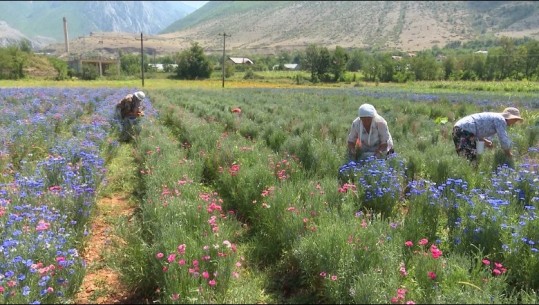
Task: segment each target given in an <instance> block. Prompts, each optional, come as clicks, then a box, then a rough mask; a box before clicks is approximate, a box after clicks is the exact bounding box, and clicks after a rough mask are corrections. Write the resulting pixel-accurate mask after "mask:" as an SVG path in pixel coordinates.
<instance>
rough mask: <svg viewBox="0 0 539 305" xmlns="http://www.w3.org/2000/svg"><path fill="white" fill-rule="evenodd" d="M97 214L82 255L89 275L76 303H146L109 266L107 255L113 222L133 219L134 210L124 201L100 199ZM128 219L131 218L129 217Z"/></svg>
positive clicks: (77, 296)
mask: <svg viewBox="0 0 539 305" xmlns="http://www.w3.org/2000/svg"><path fill="white" fill-rule="evenodd" d="M96 208H97V212H96V215H95V216H94V217H93V219H92V220H91V225H90V226H91V233H90V237H89V241H88V243H87V245H86V249H85V251H84V253H83V254H82V256H83V258H84V259H85V261H86V263H87V267H86V268H87V269H86V276H85V278H84V280H83V282H82V285H81V287H80V290H79V292H78V293H77V295H76V297H75V304H147V302H145V301H143V300H136V299H134V298H133V297H132V295H131V294H130V292H129V291H127V289H126V287H125V286H124V285H122V283H121V282H120V280H119V275H118V274H117V272H115V271H114V270H112V269H110V268H109V267H107V264H106V255H107V254H108V253H110V251H111V248H112V243H111V241H112V239H114V238H117V237H116V236H114V235H113V233H114V222H115V221H117V220H118V218H119V217H121V216H127V217H130V216H131V215H132V213H133V211H134V208H133V207H130V206H129V204H128V202H127V200H125V198H122V197H119V196H114V197H112V198H101V199H100V200H99V201H98V203H97V207H96ZM127 219H129V218H127Z"/></svg>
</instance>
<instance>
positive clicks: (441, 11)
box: [47, 1, 539, 56]
mask: <svg viewBox="0 0 539 305" xmlns="http://www.w3.org/2000/svg"><path fill="white" fill-rule="evenodd" d="M120 2H121V1H120ZM144 18H145V19H147V20H156V18H154V17H151V18H150V17H149V16H144ZM68 22H70V21H69V20H68ZM163 29H164V30H163V31H162V32H160V34H158V35H151V34H150V35H148V33H149V32H148V33H147V32H144V37H145V38H147V40H146V39H145V40H146V41H145V42H144V48H145V50H146V52H147V53H148V54H152V55H154V56H155V55H156V54H157V55H163V54H172V53H176V52H180V51H182V50H185V49H187V48H189V47H190V45H191V43H193V42H198V43H199V44H200V45H201V46H202V47H203V48H204V49H205V51H206V52H208V53H218V52H219V53H220V52H222V50H223V36H222V33H226V34H227V35H230V36H228V37H227V38H226V50H227V53H228V54H229V55H231V56H244V55H247V54H252V53H261V54H262V53H264V54H276V53H278V52H279V51H281V50H298V49H304V48H305V47H306V46H308V45H309V44H316V45H319V46H324V47H327V48H329V49H334V47H335V46H337V45H338V46H341V47H344V48H370V49H375V50H400V51H405V52H414V51H419V50H424V49H429V48H431V47H433V46H439V47H443V46H445V45H446V44H447V43H454V42H466V41H470V40H475V39H480V38H494V37H496V36H498V37H499V36H502V35H503V36H508V37H524V36H527V37H530V38H534V39H539V2H533V1H210V2H208V3H207V4H205V5H204V6H202V7H201V8H199V9H198V10H196V11H194V12H193V13H191V14H189V15H187V16H185V17H184V18H180V19H177V20H176V21H175V22H171V23H170V25H169V26H167V27H163ZM70 33H71V32H70ZM94 34H95V33H94ZM70 35H71V34H70ZM70 37H73V35H71V36H70ZM138 37H140V36H138ZM70 45H71V50H70V52H71V53H76V54H81V53H88V52H93V51H95V50H101V51H103V52H109V53H110V52H112V53H114V52H116V51H114V50H118V49H122V50H125V51H128V52H137V50H140V40H138V41H137V33H136V32H135V33H134V32H133V31H118V30H115V31H111V32H108V33H105V32H102V33H98V34H96V35H89V36H84V37H78V38H76V39H71V41H70ZM47 50H49V51H50V52H52V53H54V54H59V53H62V52H64V51H65V47H64V45H63V43H57V44H51V45H49V46H47Z"/></svg>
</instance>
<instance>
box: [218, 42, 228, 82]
mask: <svg viewBox="0 0 539 305" xmlns="http://www.w3.org/2000/svg"><path fill="white" fill-rule="evenodd" d="M219 36H223V88H224V87H225V41H226V38H227V37H230V35H227V34H226V33H225V32H223V34H219Z"/></svg>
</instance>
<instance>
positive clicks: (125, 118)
mask: <svg viewBox="0 0 539 305" xmlns="http://www.w3.org/2000/svg"><path fill="white" fill-rule="evenodd" d="M145 97H146V95H145V94H144V92H142V91H137V92H135V93H133V94H128V95H126V96H125V97H124V98H123V99H122V100H121V101H119V102H118V103H117V104H116V112H115V113H116V118H117V119H119V120H120V121H121V123H122V130H121V134H120V141H122V142H129V141H131V140H133V139H134V138H135V137H137V136H138V135H139V133H140V118H141V117H143V116H144V111H143V105H142V101H144V98H145Z"/></svg>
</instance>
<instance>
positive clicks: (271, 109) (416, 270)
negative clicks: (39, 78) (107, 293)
mask: <svg viewBox="0 0 539 305" xmlns="http://www.w3.org/2000/svg"><path fill="white" fill-rule="evenodd" d="M2 92H3V93H2V100H1V101H2V103H3V105H2V109H3V110H2V111H3V112H5V115H4V116H3V118H2V119H0V120H1V121H0V126H1V127H2V128H1V131H0V132H1V133H2V134H3V135H4V137H3V138H4V139H6V140H4V142H2V147H0V149H1V150H0V151H1V157H2V158H1V159H0V162H2V163H1V164H0V165H1V166H2V173H3V175H2V178H1V179H2V180H1V182H2V185H1V187H2V188H1V189H0V190H1V191H2V192H1V193H0V195H1V198H0V199H1V201H0V203H1V210H0V212H1V215H0V224H1V225H2V228H3V229H4V230H3V231H2V242H3V244H2V248H1V250H2V251H3V252H4V258H2V259H0V268H2V270H0V271H1V273H0V287H2V288H0V289H2V296H3V298H4V300H3V301H4V303H17V302H23V303H31V302H40V303H56V302H59V303H62V302H64V303H65V302H69V301H70V298H71V297H72V296H73V293H74V292H75V291H76V290H77V289H78V286H79V285H80V281H81V278H82V276H83V275H84V262H83V261H82V260H81V258H80V255H79V250H80V249H82V246H83V243H84V236H85V234H87V233H88V232H87V229H86V226H85V225H86V224H87V222H88V220H89V217H90V216H91V213H92V208H93V205H94V203H95V199H96V193H98V190H99V187H100V185H102V184H103V183H105V182H106V180H104V178H105V174H106V164H105V163H104V162H103V160H104V157H106V156H107V154H112V153H113V151H114V147H116V146H117V145H118V143H117V142H116V141H115V140H114V139H113V138H112V137H111V135H114V133H115V128H117V126H116V122H114V120H112V110H113V105H114V104H115V103H116V101H118V100H119V99H121V97H123V96H124V95H125V94H126V93H129V91H128V90H127V89H115V90H111V89H93V90H85V89H69V90H60V89H43V88H41V89H25V90H23V89H10V90H6V91H2ZM147 96H148V97H149V98H148V99H146V101H145V102H146V103H147V104H146V107H147V109H146V111H145V112H146V117H145V118H144V123H143V129H142V133H141V136H140V138H139V139H138V141H136V142H134V143H133V144H124V145H133V146H134V153H135V155H134V159H135V160H137V161H138V162H137V170H138V177H137V179H138V187H137V193H138V195H139V197H138V199H139V202H138V204H139V211H138V213H137V214H136V216H137V217H136V221H133V222H129V223H126V224H124V225H122V226H121V227H119V228H118V230H119V232H121V234H122V236H123V240H126V241H127V245H122V246H121V247H120V246H119V245H118V247H117V249H118V251H119V252H120V253H119V255H118V256H117V261H116V262H115V265H116V266H117V267H118V268H119V269H120V271H121V272H122V274H123V276H124V279H127V281H128V283H129V284H130V288H131V289H132V290H136V291H141V292H142V293H143V294H144V295H145V296H147V297H149V298H152V299H153V300H154V301H155V302H159V303H395V304H397V303H398V304H404V303H407V304H414V303H487V302H488V303H516V302H518V303H536V302H537V300H538V298H537V295H536V291H537V289H539V281H537V279H536V277H535V274H536V272H537V271H538V270H539V259H538V258H537V255H538V254H537V251H538V250H537V249H538V248H537V247H536V243H538V242H539V236H538V235H537V233H536V231H537V230H536V228H537V227H538V225H539V220H537V217H536V212H535V210H536V209H537V208H538V206H539V203H538V201H539V193H538V189H539V178H538V170H539V162H538V161H539V156H538V155H537V154H538V151H537V140H538V138H537V135H538V134H539V133H538V131H537V128H536V125H537V122H538V118H539V116H538V113H537V112H536V110H535V106H534V105H533V100H532V99H530V98H529V97H525V96H522V97H513V99H512V101H513V102H512V103H514V104H511V105H516V106H518V107H520V108H521V111H522V113H523V116H524V118H525V121H524V123H523V124H521V125H520V126H518V127H516V128H514V129H511V130H510V137H511V138H512V139H514V141H515V154H516V157H515V160H513V161H512V162H508V161H509V160H506V159H503V158H502V157H500V156H499V155H498V154H497V153H495V152H488V153H487V154H485V155H483V156H481V158H480V160H479V164H478V167H477V168H473V167H472V166H470V165H469V164H467V163H466V161H465V160H462V159H461V158H459V157H458V156H456V154H455V153H454V147H452V146H453V143H452V139H451V137H450V130H451V124H452V122H454V121H455V120H456V119H457V118H459V117H461V116H462V115H464V114H468V113H470V112H473V111H478V110H487V109H488V110H496V109H499V108H501V107H504V106H509V105H505V104H504V103H503V102H504V101H505V97H504V96H495V95H493V94H492V95H481V94H477V95H463V94H458V93H455V94H444V95H442V94H419V93H413V92H406V91H398V90H394V91H391V90H389V91H384V92H381V91H378V90H377V89H376V88H373V89H369V90H367V89H365V90H363V89H352V90H340V89H313V90H308V89H295V90H290V89H235V90H215V89H207V90H193V89H179V90H172V89H167V90H148V94H147ZM363 102H370V103H372V104H374V105H375V106H376V108H377V109H378V110H379V112H380V113H381V114H382V115H383V116H384V117H385V118H386V119H387V120H388V123H389V128H390V130H391V132H392V135H393V137H394V140H395V149H396V154H394V155H392V156H391V157H390V158H388V159H387V160H368V161H366V162H362V163H359V164H357V163H353V162H350V163H347V162H346V159H345V155H346V154H345V150H346V143H345V141H346V135H347V132H348V128H349V126H350V124H351V122H352V120H353V119H354V118H355V116H356V112H357V107H358V106H359V104H361V103H363ZM233 108H241V110H242V111H241V112H232V111H231V109H233ZM7 117H9V119H7ZM21 126H22V127H23V128H21ZM494 142H495V144H498V143H496V139H494ZM498 145H499V144H498Z"/></svg>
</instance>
